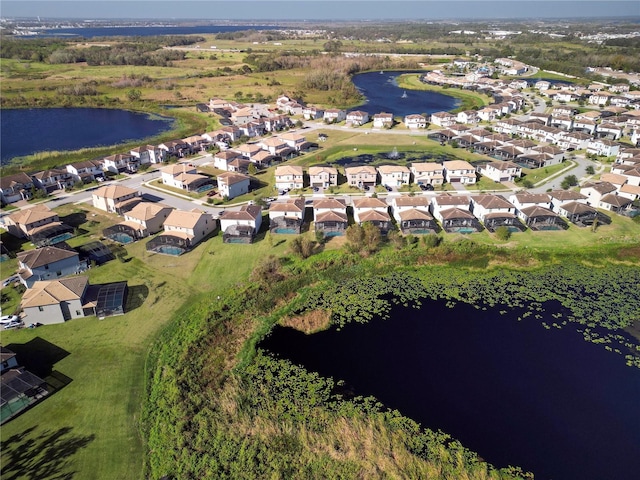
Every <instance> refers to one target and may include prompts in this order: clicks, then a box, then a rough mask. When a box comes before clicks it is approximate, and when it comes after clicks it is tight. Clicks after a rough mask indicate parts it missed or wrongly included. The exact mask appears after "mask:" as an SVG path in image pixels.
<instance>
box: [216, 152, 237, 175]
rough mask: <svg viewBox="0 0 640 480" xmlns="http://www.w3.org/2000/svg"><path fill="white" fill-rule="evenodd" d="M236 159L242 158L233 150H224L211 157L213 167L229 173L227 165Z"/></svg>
mask: <svg viewBox="0 0 640 480" xmlns="http://www.w3.org/2000/svg"><path fill="white" fill-rule="evenodd" d="M236 158H244V157H242V155H241V154H240V153H238V152H234V151H233V150H224V151H221V152H217V153H216V154H214V155H213V166H214V167H215V168H217V169H218V170H224V171H225V172H228V171H229V163H230V162H231V161H232V160H235V159H236Z"/></svg>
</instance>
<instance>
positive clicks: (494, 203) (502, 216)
mask: <svg viewBox="0 0 640 480" xmlns="http://www.w3.org/2000/svg"><path fill="white" fill-rule="evenodd" d="M471 211H472V213H473V215H474V216H475V217H476V218H478V219H479V220H480V221H481V222H482V223H484V226H485V228H486V229H487V230H489V231H490V232H495V230H496V228H498V227H507V228H509V229H512V230H519V231H523V230H524V229H525V227H524V225H522V222H520V220H519V219H518V216H517V215H516V207H515V205H514V204H513V203H511V202H509V201H508V200H506V199H505V198H504V197H502V196H501V195H491V194H488V195H474V196H472V197H471Z"/></svg>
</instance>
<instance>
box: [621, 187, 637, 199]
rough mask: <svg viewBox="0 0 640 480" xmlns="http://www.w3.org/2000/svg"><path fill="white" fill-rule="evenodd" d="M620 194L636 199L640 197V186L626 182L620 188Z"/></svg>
mask: <svg viewBox="0 0 640 480" xmlns="http://www.w3.org/2000/svg"><path fill="white" fill-rule="evenodd" d="M618 195H620V196H621V197H627V198H628V199H630V200H631V201H636V200H638V199H640V186H638V185H629V184H624V185H622V186H621V187H620V188H619V189H618Z"/></svg>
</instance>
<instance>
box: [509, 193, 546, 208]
mask: <svg viewBox="0 0 640 480" xmlns="http://www.w3.org/2000/svg"><path fill="white" fill-rule="evenodd" d="M509 201H510V202H511V203H512V204H513V205H514V206H515V207H516V208H517V209H518V210H522V209H524V208H528V207H535V206H540V207H547V206H548V205H549V202H550V198H549V195H548V194H546V193H530V192H521V193H514V194H512V195H511V196H509Z"/></svg>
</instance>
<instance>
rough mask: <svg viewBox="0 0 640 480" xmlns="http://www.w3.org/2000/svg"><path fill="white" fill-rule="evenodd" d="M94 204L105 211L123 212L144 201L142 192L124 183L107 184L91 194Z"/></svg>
mask: <svg viewBox="0 0 640 480" xmlns="http://www.w3.org/2000/svg"><path fill="white" fill-rule="evenodd" d="M91 198H92V200H93V206H94V207H95V208H97V209H100V210H104V211H105V212H110V213H117V214H121V213H124V212H126V211H128V210H131V209H132V208H133V207H134V206H136V205H137V204H138V203H139V202H141V201H142V198H141V197H140V192H138V191H137V190H134V189H133V188H129V187H125V186H124V185H118V184H113V185H105V186H104V187H100V188H99V189H98V190H96V191H95V192H93V194H92V195H91Z"/></svg>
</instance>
